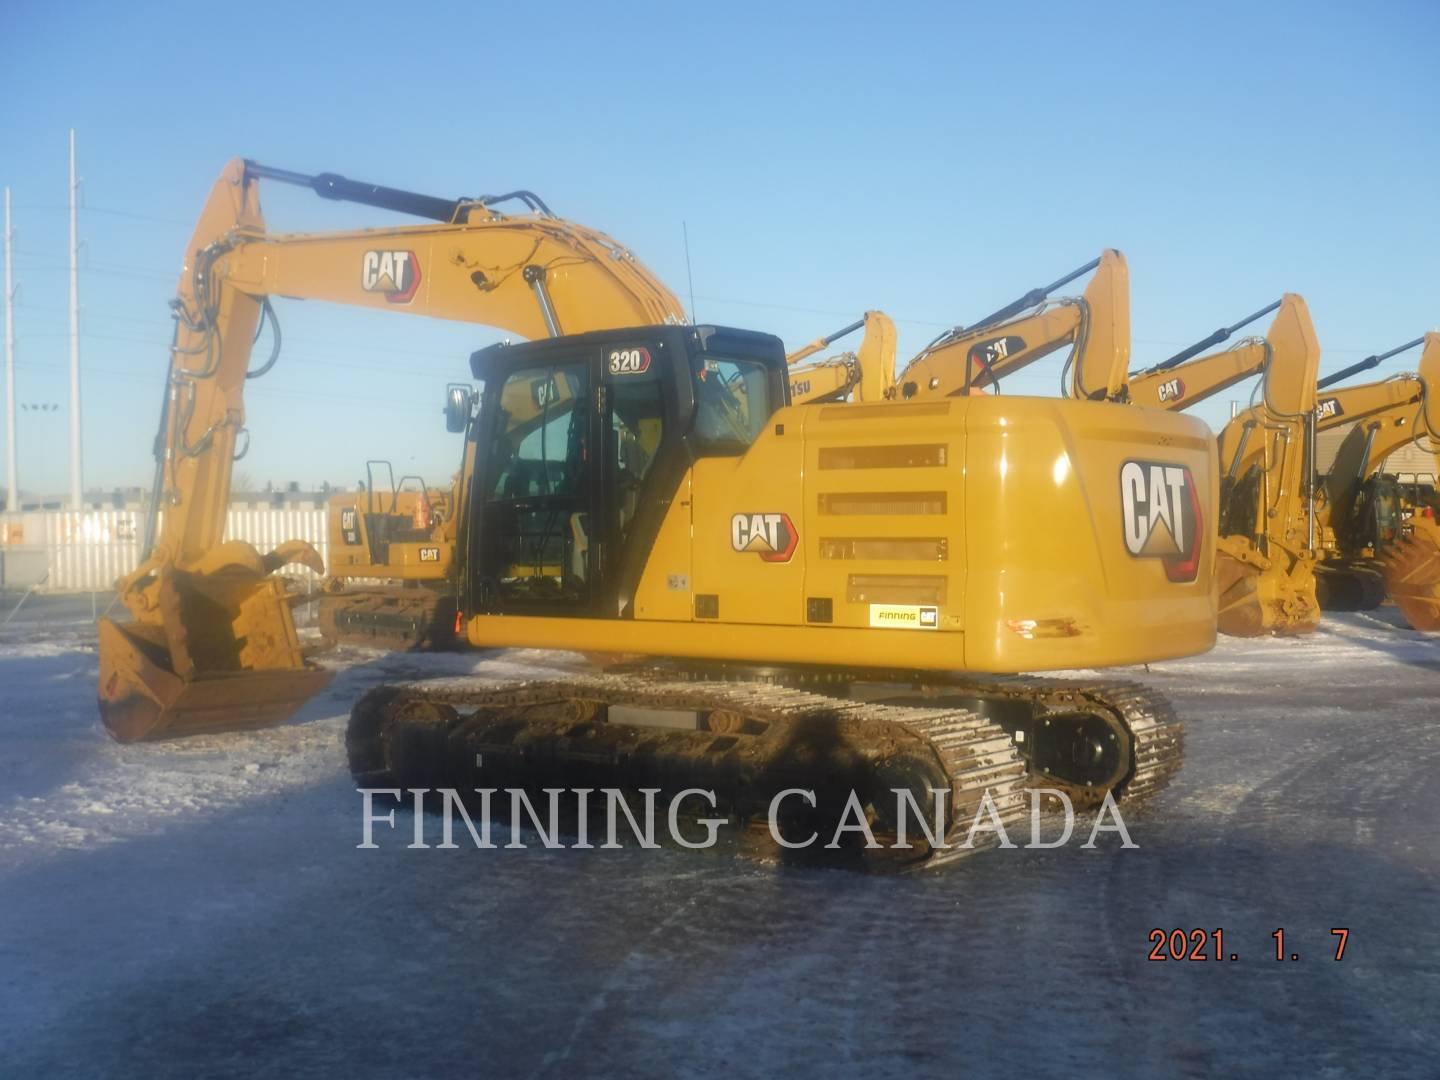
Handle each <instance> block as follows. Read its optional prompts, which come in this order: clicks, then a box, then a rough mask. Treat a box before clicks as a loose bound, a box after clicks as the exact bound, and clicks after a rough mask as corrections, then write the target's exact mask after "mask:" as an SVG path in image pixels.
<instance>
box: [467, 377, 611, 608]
mask: <svg viewBox="0 0 1440 1080" xmlns="http://www.w3.org/2000/svg"><path fill="white" fill-rule="evenodd" d="M597 366H598V359H597V358H596V357H595V356H593V354H592V355H586V354H569V355H567V356H562V357H557V358H555V359H554V360H548V359H546V360H539V361H538V362H536V363H534V364H527V365H525V366H522V367H517V368H515V369H513V370H511V371H510V372H509V373H508V374H507V375H506V376H505V378H504V381H503V383H502V384H501V387H500V393H499V395H498V399H496V400H494V401H487V411H490V415H489V416H488V417H487V418H486V419H487V420H488V423H487V424H486V427H487V428H488V430H489V431H490V432H491V433H492V434H491V436H490V438H489V441H488V447H487V452H486V454H485V461H484V467H483V472H482V475H481V476H479V477H478V478H477V488H478V491H477V493H478V494H479V495H480V497H481V501H482V504H483V505H482V507H481V509H480V513H479V515H478V521H479V525H480V531H479V537H478V539H479V544H478V552H477V553H478V555H479V562H480V567H479V574H478V575H477V576H478V579H479V580H478V584H479V586H480V588H479V590H478V593H479V595H478V597H477V598H478V600H479V601H480V608H481V610H485V611H491V612H498V613H502V614H527V615H545V614H555V615H584V614H590V613H592V612H593V611H594V608H595V604H596V600H597V598H598V596H599V582H598V580H597V578H598V574H599V567H600V554H601V553H600V545H599V543H598V540H599V537H598V530H597V527H596V524H597V522H600V521H602V520H603V519H602V515H601V506H600V498H601V486H602V485H601V484H600V483H599V482H598V481H599V475H598V466H599V458H600V457H601V455H602V449H601V448H602V446H603V441H602V435H603V432H602V430H601V425H600V424H599V422H598V421H599V419H600V415H601V414H600V386H601V383H600V380H599V378H598V377H597V376H598V375H599V372H598V370H597ZM486 396H487V398H488V397H489V394H488V392H487V395H486ZM491 410H493V411H491Z"/></svg>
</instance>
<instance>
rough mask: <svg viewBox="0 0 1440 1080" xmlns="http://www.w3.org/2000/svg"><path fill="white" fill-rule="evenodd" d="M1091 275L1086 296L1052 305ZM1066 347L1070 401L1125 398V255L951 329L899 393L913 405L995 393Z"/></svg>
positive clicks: (902, 380) (911, 367)
mask: <svg viewBox="0 0 1440 1080" xmlns="http://www.w3.org/2000/svg"><path fill="white" fill-rule="evenodd" d="M1092 271H1093V276H1092V277H1091V279H1090V282H1089V284H1088V285H1087V286H1086V287H1085V291H1084V292H1083V293H1082V294H1081V295H1080V296H1078V297H1069V298H1061V299H1051V295H1052V294H1053V293H1054V292H1055V291H1056V290H1057V289H1059V288H1060V287H1062V286H1064V285H1066V284H1068V283H1070V282H1071V281H1074V280H1075V279H1076V278H1078V277H1082V276H1083V275H1085V274H1087V273H1091V272H1092ZM1031 309H1035V310H1033V311H1032V310H1031ZM1026 312H1029V314H1026ZM1066 345H1069V346H1071V349H1072V352H1071V357H1070V362H1069V363H1068V364H1067V365H1066V373H1065V396H1067V397H1072V398H1076V399H1078V400H1082V401H1086V400H1105V401H1118V400H1120V399H1121V398H1122V397H1123V395H1124V388H1125V383H1126V380H1127V378H1128V376H1127V368H1128V365H1129V361H1130V274H1129V270H1128V269H1127V267H1126V265H1125V257H1124V256H1123V255H1121V254H1120V252H1118V251H1115V250H1113V249H1109V250H1106V251H1104V252H1102V253H1101V255H1100V257H1099V258H1097V259H1094V260H1092V261H1090V262H1088V263H1086V264H1085V265H1084V266H1082V267H1079V268H1078V269H1076V270H1073V271H1071V272H1070V273H1069V274H1066V275H1065V276H1063V277H1061V278H1059V279H1057V280H1056V281H1053V282H1051V283H1050V284H1049V285H1045V286H1042V287H1040V288H1037V289H1031V290H1030V291H1029V292H1028V293H1026V294H1025V295H1024V296H1021V297H1020V298H1018V299H1016V300H1014V301H1012V302H1011V303H1009V304H1006V305H1005V306H1004V307H1002V308H1000V309H999V310H997V311H994V312H991V313H990V314H989V315H987V316H985V318H983V319H980V320H978V321H976V322H974V323H972V324H970V325H969V326H967V327H959V326H957V327H955V328H954V329H952V330H947V331H946V332H945V333H944V334H941V335H940V336H939V337H937V338H936V339H935V340H934V341H933V342H931V343H930V344H929V345H928V346H926V347H925V348H924V349H923V350H922V351H921V352H920V353H919V354H917V355H916V356H915V358H914V359H913V360H911V361H910V363H909V364H908V365H907V366H906V368H905V370H904V371H903V372H902V373H901V374H900V376H899V377H898V379H897V383H898V395H899V397H901V398H902V399H904V400H910V399H914V398H932V397H954V396H958V395H964V394H970V393H972V392H974V391H976V390H986V389H991V388H994V387H996V386H997V385H998V384H999V382H1000V380H1001V379H1002V378H1003V377H1004V376H1006V375H1009V374H1012V373H1014V372H1017V371H1019V370H1021V369H1022V368H1024V367H1027V366H1028V365H1030V364H1032V363H1034V362H1035V361H1037V360H1040V359H1042V358H1043V357H1046V356H1049V355H1050V354H1051V353H1053V352H1055V351H1056V350H1057V349H1060V348H1063V347H1064V346H1066Z"/></svg>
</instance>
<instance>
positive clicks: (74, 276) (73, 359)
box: [70, 128, 83, 510]
mask: <svg viewBox="0 0 1440 1080" xmlns="http://www.w3.org/2000/svg"><path fill="white" fill-rule="evenodd" d="M78 189H79V185H78V184H77V183H76V181H75V129H74V128H71V129H70V508H71V509H72V510H79V509H82V507H81V502H82V496H83V491H82V484H81V479H80V477H81V463H80V233H79V229H78V228H77V225H76V217H75V202H76V193H77V191H78Z"/></svg>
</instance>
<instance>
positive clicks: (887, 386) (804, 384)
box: [785, 311, 895, 405]
mask: <svg viewBox="0 0 1440 1080" xmlns="http://www.w3.org/2000/svg"><path fill="white" fill-rule="evenodd" d="M861 329H863V330H864V331H865V336H864V337H863V338H862V339H861V342H860V348H859V349H857V350H856V351H855V352H846V353H840V354H838V355H836V356H829V357H826V358H824V359H822V360H816V361H810V362H809V363H806V361H809V360H810V357H812V356H815V355H816V354H818V353H820V352H823V351H824V350H826V349H828V348H829V347H830V346H831V345H833V344H834V343H835V342H837V341H839V340H840V339H841V338H843V337H846V336H848V335H850V334H853V333H854V332H855V331H856V330H861ZM785 360H786V363H788V364H789V365H790V400H791V401H792V402H793V403H794V404H796V405H805V404H809V403H812V402H813V403H823V402H833V401H856V402H871V403H874V402H878V401H884V400H886V399H888V398H891V397H893V396H894V393H895V324H894V322H892V321H891V320H890V318H889V317H888V316H887V315H885V313H884V312H880V311H867V312H865V314H864V316H863V317H861V318H860V319H857V320H856V321H855V322H853V323H851V324H850V325H849V326H845V327H842V328H841V329H839V330H837V331H835V332H834V333H833V334H827V335H825V336H824V337H821V338H816V339H815V340H814V341H812V342H811V343H810V344H808V345H806V346H804V347H803V348H799V349H796V350H795V351H794V352H792V353H790V354H788V355H787V356H786V357H785Z"/></svg>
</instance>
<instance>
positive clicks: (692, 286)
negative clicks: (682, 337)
mask: <svg viewBox="0 0 1440 1080" xmlns="http://www.w3.org/2000/svg"><path fill="white" fill-rule="evenodd" d="M680 231H681V233H683V234H684V236H685V280H686V281H688V282H689V283H690V325H691V326H694V325H695V324H696V319H695V275H694V274H692V273H691V272H690V228H689V226H687V225H686V224H685V222H683V221H682V222H680Z"/></svg>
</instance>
